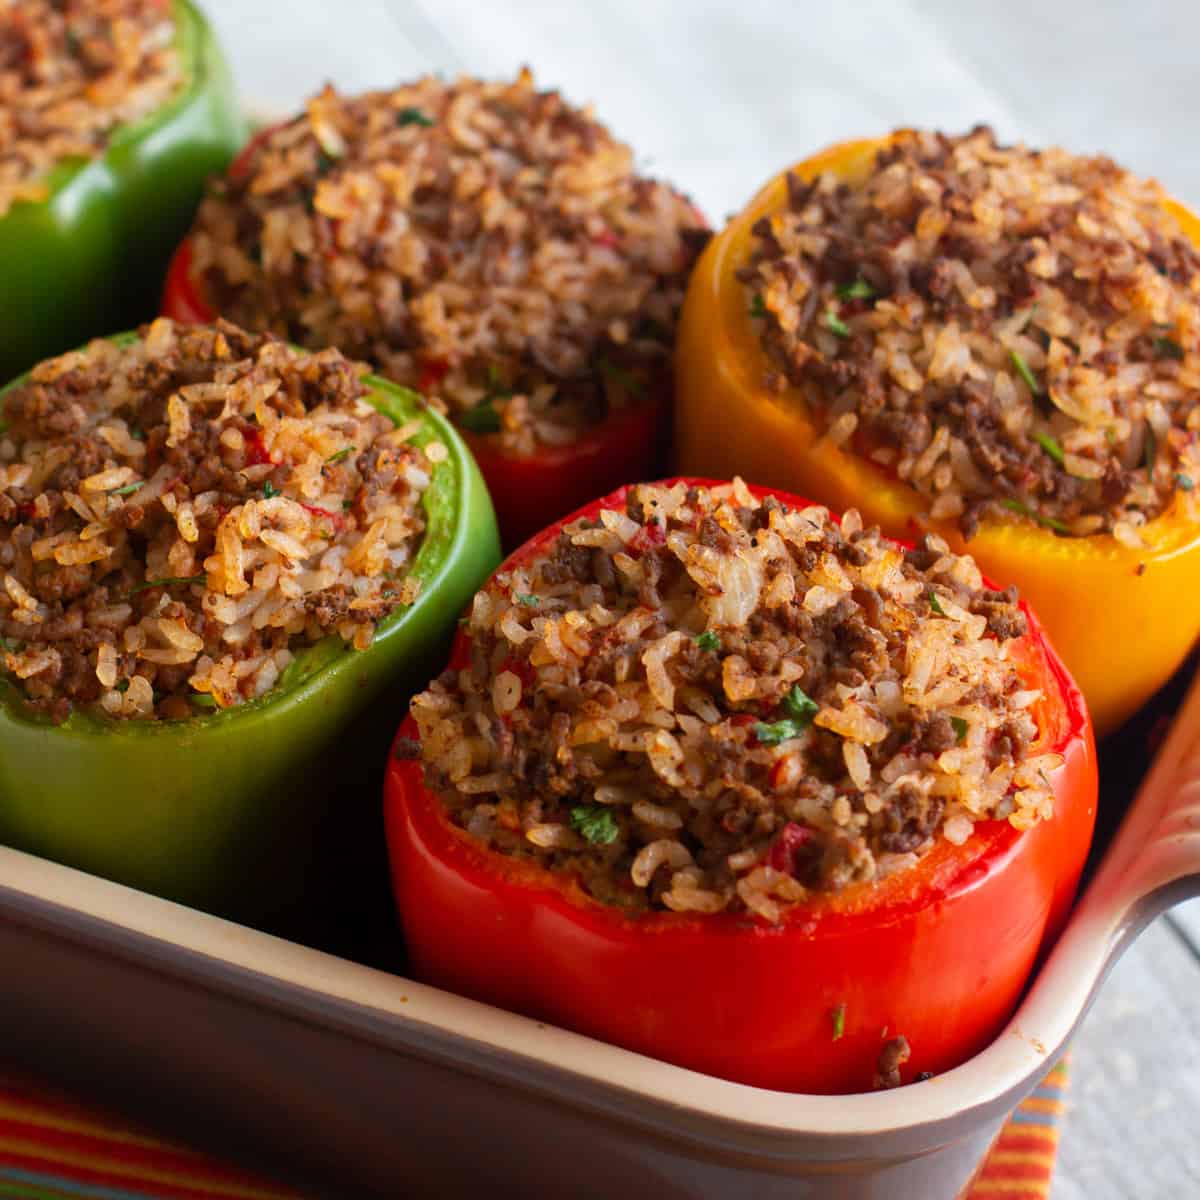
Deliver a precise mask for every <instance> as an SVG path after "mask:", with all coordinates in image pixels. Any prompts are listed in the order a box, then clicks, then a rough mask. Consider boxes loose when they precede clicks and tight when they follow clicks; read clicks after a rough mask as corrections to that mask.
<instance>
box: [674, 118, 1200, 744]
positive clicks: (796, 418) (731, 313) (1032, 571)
mask: <svg viewBox="0 0 1200 1200" xmlns="http://www.w3.org/2000/svg"><path fill="white" fill-rule="evenodd" d="M885 143H886V139H876V140H863V141H853V142H844V143H841V144H839V145H836V146H832V147H830V148H829V149H827V150H825V151H823V152H822V153H820V154H818V155H816V156H814V157H813V158H809V159H806V160H805V161H803V162H801V163H799V164H798V165H797V166H795V167H793V168H792V171H795V172H796V173H798V174H799V175H800V176H802V177H803V178H805V179H812V178H813V177H814V176H816V175H819V174H821V173H823V172H825V171H833V172H835V173H836V174H838V175H839V176H841V177H842V178H844V179H846V180H847V181H848V182H854V181H855V179H860V178H862V177H863V176H864V175H865V174H866V173H867V172H868V171H869V169H870V167H871V164H872V162H873V161H874V157H875V154H876V152H877V151H878V150H879V149H880V147H881V146H883V145H884V144H885ZM786 176H787V172H785V173H784V174H781V175H779V176H777V177H776V178H774V179H773V180H771V182H770V183H768V184H767V186H766V187H765V188H763V189H762V191H760V192H759V193H758V195H757V196H755V198H754V199H753V200H752V201H751V202H750V204H749V205H748V206H747V207H746V209H745V210H744V211H743V212H742V213H741V214H740V215H738V216H736V217H734V218H733V219H732V220H731V221H730V222H729V224H728V225H727V226H726V228H725V229H724V231H723V232H722V233H721V234H720V235H719V236H717V237H716V238H714V239H713V240H712V242H711V243H710V244H709V246H708V248H707V250H706V251H705V253H704V255H703V256H702V257H701V259H700V261H699V263H698V264H697V266H696V269H695V271H694V273H693V275H692V278H691V282H690V284H689V285H688V292H687V297H686V299H685V301H684V307H683V316H682V321H681V325H680V330H679V341H678V348H677V362H676V368H675V379H676V412H675V438H676V441H675V452H676V455H677V462H676V467H677V468H678V470H679V471H680V473H682V474H687V475H704V476H709V477H713V478H718V479H725V478H728V477H730V476H731V475H734V474H740V475H742V476H743V477H744V478H745V479H747V480H748V481H749V482H751V483H757V484H764V485H767V486H770V487H777V488H783V489H786V490H788V491H791V492H795V493H797V494H799V495H804V496H808V497H811V498H812V499H813V500H814V501H817V502H819V503H821V504H825V505H828V506H829V507H830V508H831V509H834V510H836V511H838V512H841V511H842V510H844V509H847V508H851V507H853V508H857V509H858V510H859V511H860V512H861V513H862V515H863V520H864V521H865V522H866V523H867V524H869V525H870V524H877V525H879V526H880V527H881V528H882V529H883V531H884V532H885V533H887V534H889V535H890V536H892V537H897V538H908V539H911V538H913V537H914V536H917V535H918V534H919V533H920V532H921V531H923V530H930V531H933V532H936V533H938V534H940V535H941V536H942V537H944V538H945V539H946V541H947V542H948V543H949V544H950V545H951V547H952V548H953V549H954V550H956V551H958V552H960V553H969V554H971V555H972V556H973V557H974V558H975V561H976V562H977V563H978V564H979V567H980V569H981V570H982V571H983V573H984V574H985V575H987V576H989V577H990V578H991V579H993V580H995V581H997V582H998V583H999V584H1000V585H1002V586H1003V585H1006V584H1009V583H1015V584H1016V585H1017V587H1018V588H1019V590H1020V592H1021V595H1022V597H1023V598H1025V599H1026V600H1028V601H1029V603H1030V605H1031V606H1032V607H1033V609H1034V610H1035V611H1036V612H1037V614H1038V616H1039V617H1040V618H1041V621H1042V624H1043V625H1044V626H1045V628H1046V631H1047V633H1048V634H1049V637H1050V640H1051V642H1052V643H1053V645H1054V647H1055V649H1056V650H1057V651H1058V653H1059V654H1060V655H1061V656H1062V658H1063V660H1064V661H1065V662H1066V664H1067V666H1068V668H1069V669H1070V670H1071V672H1072V673H1073V674H1074V676H1075V679H1076V680H1077V681H1078V682H1079V684H1080V686H1081V687H1082V689H1083V693H1084V695H1085V696H1086V698H1087V702H1088V704H1089V706H1090V708H1091V712H1092V717H1093V719H1094V721H1095V726H1096V730H1097V732H1098V733H1100V734H1104V733H1108V732H1111V731H1112V730H1113V729H1115V728H1117V727H1118V726H1119V725H1120V724H1121V723H1122V722H1123V721H1124V720H1125V719H1126V718H1127V717H1129V716H1130V715H1132V713H1134V712H1135V711H1136V710H1137V709H1138V708H1139V707H1141V705H1142V704H1143V703H1145V701H1146V700H1147V699H1148V698H1149V697H1150V696H1151V694H1152V693H1153V692H1154V691H1155V690H1156V689H1157V688H1158V687H1159V686H1160V685H1162V684H1163V683H1164V682H1165V681H1166V680H1167V678H1168V677H1169V676H1170V675H1171V673H1172V672H1173V671H1174V670H1175V669H1176V668H1177V667H1178V666H1179V664H1180V663H1181V662H1182V661H1183V659H1184V657H1185V656H1186V655H1187V653H1188V651H1189V649H1190V648H1191V647H1192V645H1193V643H1194V642H1195V640H1196V637H1197V634H1198V633H1200V602H1198V601H1197V597H1200V523H1198V522H1197V521H1196V520H1195V518H1193V517H1191V516H1189V515H1188V513H1187V511H1186V508H1187V505H1186V501H1185V498H1184V497H1183V496H1182V495H1180V494H1177V495H1176V498H1175V500H1174V501H1173V502H1172V504H1171V506H1170V507H1169V508H1168V509H1167V510H1166V511H1165V512H1164V513H1163V514H1162V515H1160V516H1159V517H1157V518H1156V519H1154V520H1153V521H1150V522H1148V523H1147V524H1146V525H1145V526H1144V527H1142V529H1141V534H1142V538H1143V541H1144V543H1145V545H1144V547H1143V548H1140V549H1133V548H1130V547H1128V546H1125V545H1123V544H1121V543H1120V542H1118V541H1117V540H1116V539H1115V538H1114V537H1112V536H1111V535H1110V534H1095V535H1092V536H1090V537H1060V536H1058V535H1056V534H1055V533H1053V532H1052V531H1051V530H1049V529H1044V528H1042V527H1040V526H1038V525H1035V524H1034V523H1033V522H1032V521H1027V520H1022V519H1019V518H1013V519H1012V520H1007V519H1005V520H985V521H984V522H983V523H982V524H981V525H980V527H979V530H978V532H977V533H976V534H975V536H974V537H972V538H971V540H970V541H969V542H966V541H964V539H963V537H962V534H961V533H960V532H959V530H958V527H957V525H955V524H954V523H952V522H948V521H935V520H933V519H931V518H930V517H929V516H928V513H927V507H928V503H927V501H926V499H925V498H924V497H923V496H921V495H920V493H918V492H917V491H916V490H915V489H914V488H911V487H909V486H908V485H907V484H906V483H904V482H903V481H901V480H899V479H897V478H895V477H894V476H890V475H888V474H887V473H886V472H884V471H883V470H882V469H881V468H880V467H879V466H877V465H876V464H874V463H872V462H870V461H868V460H867V459H865V458H861V457H859V456H857V455H855V454H853V453H850V452H847V451H844V450H842V449H840V448H839V447H837V446H833V445H831V444H829V443H828V442H826V441H822V439H821V437H820V433H819V430H818V429H817V428H816V427H815V426H814V424H813V423H812V420H811V419H810V416H809V413H808V408H807V406H806V404H805V402H804V397H803V394H802V393H800V392H798V391H797V390H796V389H791V390H789V391H788V392H784V393H783V394H778V393H775V392H772V391H770V390H769V389H768V388H767V387H766V386H765V383H764V375H765V372H766V370H767V368H768V362H767V359H766V356H765V354H764V352H763V350H762V348H761V345H760V343H759V339H758V336H757V333H756V331H755V329H754V326H753V324H752V321H751V317H750V313H749V307H748V305H747V302H746V294H745V288H744V286H743V285H742V284H741V283H740V282H739V281H738V279H737V271H738V269H739V268H740V267H741V266H743V265H744V264H745V262H746V260H747V258H748V256H749V254H750V251H751V240H752V237H751V229H752V227H753V226H754V224H755V222H756V221H758V220H759V218H761V217H763V216H766V215H769V214H771V213H774V212H778V211H780V210H781V209H783V208H784V206H785V205H786V203H787V183H786ZM1169 208H1170V211H1171V212H1172V213H1173V214H1174V215H1175V217H1176V218H1177V219H1178V220H1179V222H1180V223H1181V225H1182V227H1183V229H1184V232H1185V233H1186V234H1187V236H1188V237H1189V238H1190V239H1191V240H1192V241H1193V242H1195V243H1196V244H1197V245H1200V220H1198V219H1197V217H1196V216H1195V215H1194V214H1192V213H1191V212H1189V211H1188V210H1187V209H1185V208H1183V207H1182V206H1181V205H1178V204H1175V203H1174V202H1171V203H1170V204H1169Z"/></svg>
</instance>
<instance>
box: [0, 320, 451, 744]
mask: <svg viewBox="0 0 1200 1200" xmlns="http://www.w3.org/2000/svg"><path fill="white" fill-rule="evenodd" d="M362 373H363V368H362V367H361V366H360V365H359V364H355V363H351V362H349V361H347V360H346V359H345V358H343V357H342V355H341V354H340V353H339V352H338V351H336V350H325V351H322V352H320V353H318V354H311V353H308V352H302V351H297V350H294V349H292V348H291V347H289V346H287V345H285V344H284V343H282V342H280V341H277V340H276V339H274V338H272V337H269V336H261V335H253V334H247V333H245V332H243V331H242V330H240V329H238V328H236V327H235V326H233V325H229V324H227V323H224V322H222V323H221V324H219V325H218V326H216V327H214V328H209V327H203V326H196V327H188V326H177V325H174V324H172V323H171V322H170V321H167V320H159V321H155V322H154V323H153V324H152V325H150V326H147V327H146V328H144V329H142V330H141V331H140V333H139V334H138V335H137V337H136V338H135V339H134V340H133V341H132V342H129V343H128V344H121V345H119V344H114V343H113V342H110V341H95V342H92V343H91V344H90V345H89V346H87V347H86V348H85V349H83V350H80V351H75V352H72V353H70V354H65V355H63V356H62V357H60V358H55V359H50V360H48V361H46V362H44V363H41V364H40V365H39V366H37V367H35V368H34V370H33V371H32V373H31V374H30V376H29V378H28V380H27V381H26V382H24V383H23V384H21V385H20V386H18V387H17V388H15V389H13V390H11V391H9V392H8V393H7V394H6V395H5V396H4V397H3V401H2V403H3V408H2V410H0V417H2V418H3V420H2V421H0V585H2V586H0V667H3V669H4V672H7V673H8V674H9V675H10V676H11V677H13V678H15V679H16V680H17V682H18V684H19V686H20V688H21V689H22V690H23V693H24V695H25V697H26V698H27V700H28V702H29V703H30V704H31V705H32V707H33V708H34V709H36V710H39V711H41V712H44V713H47V714H49V715H50V716H52V717H53V718H54V719H57V720H61V719H63V718H65V717H66V716H67V715H69V713H70V711H71V709H72V708H74V707H76V706H82V707H87V708H91V709H94V710H95V711H98V712H101V713H107V714H109V715H110V716H114V717H167V718H173V717H183V716H188V715H192V714H194V713H196V712H198V711H201V710H202V709H203V708H206V707H207V708H213V707H220V708H227V707H230V706H233V705H236V704H238V703H241V702H242V701H244V700H248V699H251V698H253V697H256V696H260V695H262V694H263V693H264V692H266V691H268V690H269V689H270V688H271V687H272V686H273V685H274V684H275V683H276V681H277V680H278V679H279V677H280V675H281V673H282V672H283V671H284V670H285V668H286V667H287V665H288V663H289V662H290V661H291V660H292V658H293V653H294V651H295V650H297V649H298V648H299V647H302V646H305V645H308V644H311V643H314V642H316V641H319V640H320V639H322V638H324V637H326V636H327V635H329V634H335V633H336V634H337V635H338V636H340V637H341V638H343V639H344V640H345V641H346V642H348V643H350V644H351V645H352V646H353V647H355V648H356V649H365V648H366V647H367V646H368V645H369V644H370V642H371V640H372V636H373V633H374V630H375V625H376V623H377V622H378V621H379V620H381V619H382V618H383V617H384V616H386V615H387V613H389V612H390V611H391V610H392V609H393V608H395V607H396V606H397V605H398V604H402V603H411V601H412V600H413V599H415V595H414V594H413V585H412V584H411V583H408V582H406V581H405V579H404V575H405V572H406V570H407V568H408V566H409V564H410V563H411V561H412V559H413V557H414V555H415V552H416V549H417V547H418V545H419V543H420V539H421V535H422V533H423V530H424V516H423V511H422V508H421V497H422V494H423V492H424V490H425V488H426V487H427V485H428V483H429V479H430V474H429V470H430V468H429V463H430V461H432V460H433V459H435V458H436V457H437V456H438V454H439V452H440V453H441V454H444V453H445V449H446V448H445V447H444V446H441V445H440V444H438V443H432V444H430V445H429V446H428V447H427V449H426V451H422V450H420V449H419V448H418V447H416V446H415V445H413V444H411V442H410V441H409V439H410V438H411V437H412V436H413V434H414V433H415V432H416V426H415V425H412V426H408V427H401V428H399V429H397V428H396V426H395V425H394V424H393V423H392V422H391V421H390V420H389V419H388V418H387V417H385V416H383V415H381V414H380V413H379V412H377V411H376V410H375V409H374V408H373V407H372V406H371V405H370V404H369V403H367V401H366V400H365V399H364V397H365V396H366V394H367V389H366V387H365V386H364V383H363V381H362V378H361V376H362Z"/></svg>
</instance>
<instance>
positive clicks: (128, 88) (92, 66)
mask: <svg viewBox="0 0 1200 1200" xmlns="http://www.w3.org/2000/svg"><path fill="white" fill-rule="evenodd" d="M174 36H175V25H174V22H173V20H172V17H171V6H170V4H169V3H167V2H166V0H6V2H5V3H0V216H3V215H4V214H5V213H6V212H7V211H8V210H9V208H10V207H11V206H12V205H13V204H15V203H17V202H18V201H21V200H32V201H36V200H42V199H44V198H45V196H46V185H45V176H46V174H47V172H49V171H50V170H51V169H52V168H53V167H54V166H55V165H56V164H58V163H60V162H62V161H63V160H64V159H71V158H81V159H89V158H95V157H96V156H97V155H99V154H103V153H104V150H105V148H106V147H107V145H108V139H109V136H110V135H111V134H112V132H113V130H114V129H115V128H116V127H117V126H119V125H125V124H129V123H131V122H133V121H136V120H138V119H139V118H140V117H144V116H146V115H147V114H148V113H150V112H152V111H153V110H154V109H155V108H157V107H159V106H160V105H161V104H163V103H164V102H165V101H166V100H167V99H168V97H169V96H170V95H171V93H172V92H174V91H175V90H176V88H178V87H179V84H180V81H181V79H182V70H181V67H180V64H179V56H178V54H177V53H176V50H175V47H174V44H173V39H174Z"/></svg>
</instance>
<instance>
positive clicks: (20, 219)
mask: <svg viewBox="0 0 1200 1200" xmlns="http://www.w3.org/2000/svg"><path fill="white" fill-rule="evenodd" d="M244 140H245V129H244V125H243V122H242V118H241V116H240V113H239V110H238V108H237V104H236V101H235V98H234V94H233V87H232V83H231V80H230V76H229V72H228V70H227V68H226V66H225V62H224V60H223V58H222V56H221V51H220V49H219V47H218V46H217V44H216V41H215V39H214V37H213V34H212V31H211V30H210V28H209V26H208V24H207V22H206V21H205V20H204V18H203V16H202V15H201V14H200V12H199V11H198V10H197V9H196V8H195V6H194V5H193V4H192V3H191V2H190V0H99V2H98V0H86V2H85V0H65V2H63V0H59V2H54V3H52V2H51V0H16V2H15V3H10V4H6V5H3V6H0V379H9V378H11V377H12V376H13V375H15V374H16V373H17V372H18V371H23V370H25V369H27V368H28V367H30V366H31V365H32V364H33V363H34V362H36V361H37V360H38V359H39V358H44V357H45V356H46V355H48V354H53V353H57V352H59V351H62V350H66V349H68V348H69V347H71V346H74V345H77V344H78V343H79V342H81V341H82V340H83V339H84V338H86V337H89V336H92V335H95V334H99V333H107V332H109V331H110V330H112V329H113V328H114V327H115V328H122V327H124V326H127V325H130V324H132V323H133V322H135V321H137V320H140V319H143V318H145V317H148V316H151V315H153V313H154V311H155V304H156V299H157V295H158V290H159V288H160V286H161V280H162V272H163V270H164V269H165V267H166V264H167V261H168V260H169V258H170V256H171V252H172V250H173V248H174V246H175V244H176V243H177V242H178V240H179V238H180V236H181V235H182V234H183V231H184V230H185V229H186V228H187V226H188V223H189V222H190V221H191V219H192V217H193V215H194V213H195V210H196V205H197V203H198V202H199V200H200V196H201V194H202V192H203V188H204V181H205V179H206V178H207V177H208V176H209V175H210V174H214V173H216V172H219V171H223V170H224V169H225V167H226V166H227V165H228V163H229V160H230V158H231V157H232V156H233V155H234V153H236V151H237V149H238V147H239V146H240V145H241V144H242V143H243V141H244Z"/></svg>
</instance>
